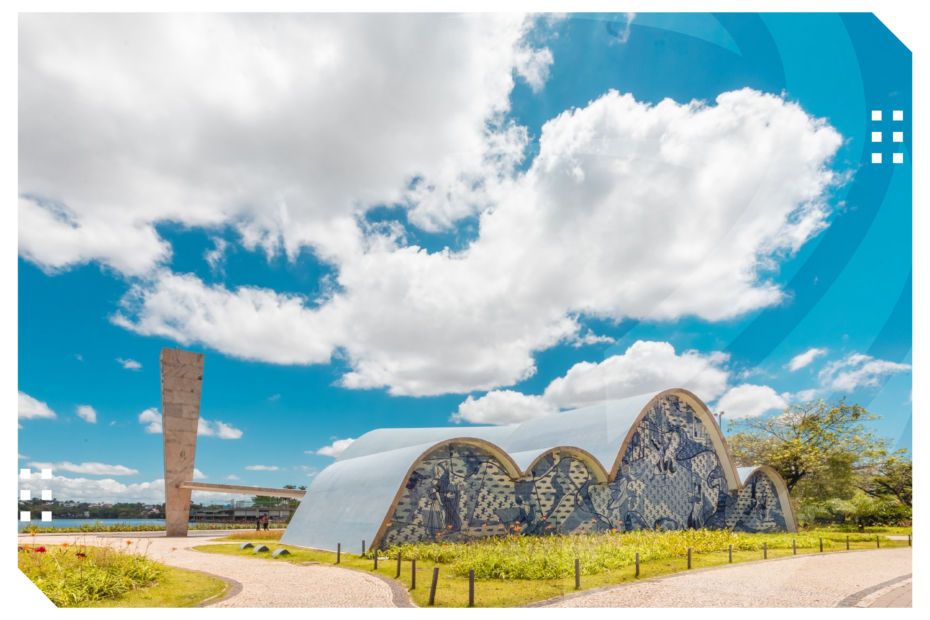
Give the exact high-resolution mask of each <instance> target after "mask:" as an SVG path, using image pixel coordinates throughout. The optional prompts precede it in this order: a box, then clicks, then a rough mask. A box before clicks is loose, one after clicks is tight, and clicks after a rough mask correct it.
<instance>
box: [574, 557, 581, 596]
mask: <svg viewBox="0 0 930 620" xmlns="http://www.w3.org/2000/svg"><path fill="white" fill-rule="evenodd" d="M579 588H581V562H579V561H578V558H575V589H576V590H578V589H579Z"/></svg>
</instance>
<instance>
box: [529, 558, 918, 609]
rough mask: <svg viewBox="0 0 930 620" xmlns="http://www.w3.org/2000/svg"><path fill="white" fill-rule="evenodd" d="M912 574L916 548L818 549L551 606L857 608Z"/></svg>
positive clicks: (606, 591) (608, 590) (603, 591)
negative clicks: (836, 550)
mask: <svg viewBox="0 0 930 620" xmlns="http://www.w3.org/2000/svg"><path fill="white" fill-rule="evenodd" d="M910 575H911V548H910V547H907V548H895V549H880V550H874V551H873V550H869V551H849V552H842V553H825V554H823V555H820V554H812V555H802V556H798V557H796V558H785V559H773V560H766V561H762V562H752V563H747V564H736V565H734V566H728V567H725V568H719V569H707V570H698V571H693V572H690V573H678V574H676V575H672V576H669V577H665V578H659V579H649V580H646V581H641V582H638V583H634V584H630V585H622V586H614V587H610V588H601V589H598V590H592V591H591V592H588V593H586V592H580V593H578V594H571V595H568V596H565V597H562V598H560V599H553V600H552V602H551V603H549V604H548V605H546V606H547V607H851V606H854V605H856V603H857V602H859V601H860V600H862V599H864V598H865V597H867V596H869V595H870V594H873V593H879V592H880V591H881V590H884V589H889V588H891V586H893V585H895V584H896V582H903V581H905V580H906V579H908V578H909V577H910ZM894 591H895V590H894V589H892V590H891V592H889V594H888V596H890V595H891V593H893V592H894ZM904 596H905V593H904V592H901V593H899V594H898V596H897V597H895V598H894V599H893V600H894V601H895V602H896V606H902V604H903V603H905V602H909V601H905V600H904V599H903V598H902V597H904ZM879 600H885V599H884V598H880V599H879Z"/></svg>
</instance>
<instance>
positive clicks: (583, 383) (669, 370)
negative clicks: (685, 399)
mask: <svg viewBox="0 0 930 620" xmlns="http://www.w3.org/2000/svg"><path fill="white" fill-rule="evenodd" d="M727 360H728V356H727V355H726V354H725V353H721V352H719V351H718V352H713V353H710V354H707V355H702V354H700V353H698V352H697V351H685V352H683V353H682V354H680V355H678V354H676V353H675V348H674V347H673V346H672V345H671V344H669V343H667V342H646V341H642V340H639V341H637V342H635V343H633V345H631V346H630V347H629V348H628V349H627V350H626V352H624V353H623V354H622V355H613V356H611V357H608V358H607V359H605V360H604V361H603V362H600V363H592V362H580V363H578V364H575V365H574V366H572V368H571V369H569V371H568V372H567V373H566V374H565V376H564V377H559V378H557V379H555V380H553V381H552V383H550V384H549V386H548V387H547V388H546V391H545V393H544V397H545V399H546V400H547V401H548V402H550V403H553V404H555V405H558V406H559V407H562V408H569V407H584V406H586V405H592V404H595V403H599V402H603V401H605V400H615V399H620V398H628V397H630V396H636V395H638V394H646V393H649V392H658V391H660V390H664V389H667V388H669V387H684V388H687V389H689V390H691V391H693V392H694V393H695V394H697V395H698V396H699V397H700V398H701V399H703V400H705V401H710V400H713V399H715V398H717V396H719V395H720V394H722V393H723V391H724V390H725V389H726V384H727V377H728V376H729V372H728V371H727V370H726V369H724V368H723V365H724V364H725V363H726V362H727Z"/></svg>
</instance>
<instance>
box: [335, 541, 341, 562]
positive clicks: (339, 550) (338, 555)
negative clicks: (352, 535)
mask: <svg viewBox="0 0 930 620" xmlns="http://www.w3.org/2000/svg"><path fill="white" fill-rule="evenodd" d="M341 560H342V543H336V564H339V562H340V561H341Z"/></svg>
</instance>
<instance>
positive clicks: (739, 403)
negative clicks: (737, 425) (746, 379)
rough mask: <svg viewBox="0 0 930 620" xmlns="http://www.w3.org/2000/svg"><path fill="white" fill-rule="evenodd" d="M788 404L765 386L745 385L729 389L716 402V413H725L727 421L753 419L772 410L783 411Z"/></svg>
mask: <svg viewBox="0 0 930 620" xmlns="http://www.w3.org/2000/svg"><path fill="white" fill-rule="evenodd" d="M787 407H788V403H787V402H786V401H785V399H784V397H783V396H780V395H779V394H778V393H777V392H775V390H773V389H772V388H770V387H769V386H767V385H752V384H750V383H746V384H743V385H738V386H736V387H734V388H731V389H730V390H729V391H728V392H727V393H726V394H724V395H723V396H722V397H721V398H720V400H719V401H717V406H716V409H717V411H723V412H725V414H724V417H725V418H728V419H731V420H732V419H736V418H753V417H756V416H760V415H762V414H763V413H768V412H769V411H772V410H773V409H779V410H783V409H786V408H787Z"/></svg>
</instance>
